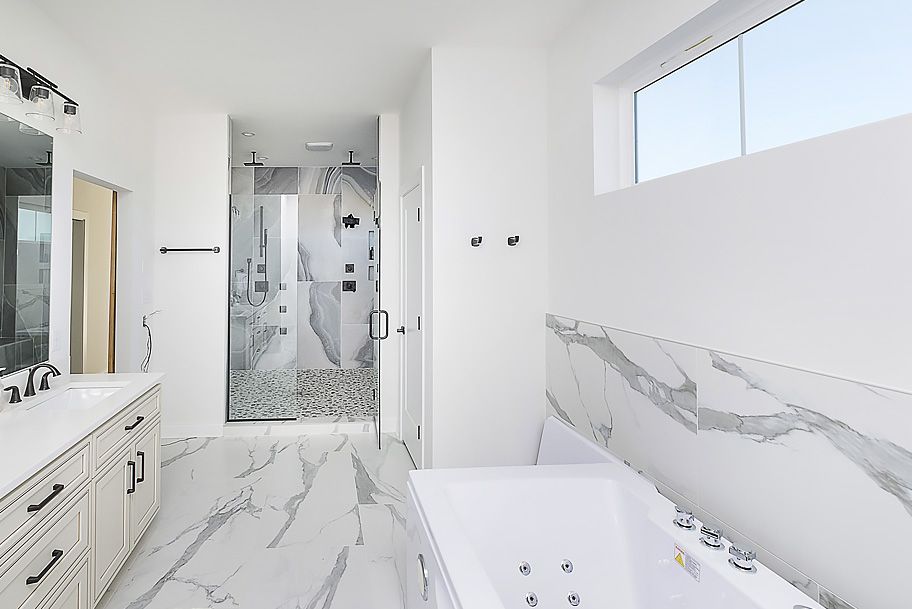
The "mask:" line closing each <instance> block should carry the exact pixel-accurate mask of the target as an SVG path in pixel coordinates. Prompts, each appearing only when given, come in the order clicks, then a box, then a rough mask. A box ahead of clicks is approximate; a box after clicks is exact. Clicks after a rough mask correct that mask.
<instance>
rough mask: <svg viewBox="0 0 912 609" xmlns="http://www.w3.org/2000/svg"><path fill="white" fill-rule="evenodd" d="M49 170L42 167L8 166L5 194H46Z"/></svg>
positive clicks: (47, 191) (49, 186)
mask: <svg viewBox="0 0 912 609" xmlns="http://www.w3.org/2000/svg"><path fill="white" fill-rule="evenodd" d="M50 193H51V170H50V169H45V168H43V167H23V168H18V167H10V168H8V169H7V170H6V193H5V194H6V195H9V196H22V195H48V194H50Z"/></svg>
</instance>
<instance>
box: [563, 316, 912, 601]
mask: <svg viewBox="0 0 912 609" xmlns="http://www.w3.org/2000/svg"><path fill="white" fill-rule="evenodd" d="M546 325H547V327H548V330H549V331H548V333H547V343H546V357H547V375H548V378H547V393H546V400H547V407H548V410H549V412H550V413H552V414H555V415H556V416H558V417H560V418H562V419H564V420H565V421H568V422H569V423H571V424H572V425H574V426H575V427H576V428H577V429H578V430H579V431H580V432H581V433H583V434H584V435H586V436H587V437H589V438H592V439H593V440H594V441H596V442H598V443H600V444H602V445H604V446H606V447H608V448H609V449H611V450H612V451H613V452H615V453H616V454H618V455H619V456H621V457H622V458H624V459H625V460H627V461H629V462H630V463H631V464H632V465H633V466H634V467H636V468H638V469H642V470H644V473H645V474H646V475H647V476H648V477H650V478H652V479H653V480H655V481H656V483H657V486H658V487H659V488H660V490H662V492H663V493H665V494H666V495H668V496H669V497H672V498H673V500H675V501H679V500H680V501H682V502H685V503H688V504H689V505H690V506H691V507H694V508H695V511H696V512H697V513H698V515H701V516H703V517H705V518H708V519H709V520H710V521H712V522H713V523H715V524H721V526H722V527H723V528H724V529H725V530H727V531H731V534H732V535H733V536H734V537H735V538H738V537H744V539H745V543H749V544H751V545H754V546H755V547H757V549H758V554H759V555H760V557H761V560H764V561H766V563H767V564H768V566H769V567H770V568H772V569H773V570H774V571H776V572H777V573H779V574H780V575H782V576H783V577H784V578H786V579H787V580H788V581H790V582H791V583H793V585H795V586H796V587H797V588H799V589H800V590H802V591H804V592H805V593H807V594H808V595H809V596H811V597H812V598H816V596H817V591H818V589H819V591H820V597H821V600H823V598H824V595H825V594H828V595H832V597H833V598H837V599H839V602H841V603H852V604H853V605H855V606H859V607H861V606H864V607H872V608H883V609H888V608H889V609H892V608H894V607H896V608H898V607H899V606H900V605H899V604H897V602H898V601H899V599H906V598H908V597H909V591H908V590H907V589H905V588H904V587H903V586H904V584H903V583H902V582H904V578H903V575H902V573H903V572H904V571H905V570H906V569H905V564H904V558H903V557H904V556H905V555H906V554H907V546H908V543H907V540H909V539H912V395H910V394H907V393H901V392H896V391H888V390H884V389H880V388H876V387H871V386H867V385H864V384H860V383H855V382H851V381H847V380H843V379H836V378H832V377H828V376H824V375H820V374H814V373H809V372H804V371H799V370H795V369H791V368H788V367H784V366H779V365H774V364H769V363H762V362H758V361H755V360H750V359H747V358H741V357H735V356H731V355H725V354H721V353H716V352H712V351H709V350H706V349H702V348H699V347H693V346H687V345H680V344H676V343H669V342H667V341H662V340H660V339H655V338H651V337H646V336H640V335H636V334H632V333H628V332H622V331H618V330H614V329H610V328H606V327H602V326H599V325H596V324H591V323H585V322H580V321H576V320H573V319H568V318H561V317H558V316H554V315H548V316H547V318H546ZM872 582H877V583H876V584H875V585H872ZM842 599H846V600H842ZM824 605H825V606H830V605H827V603H824ZM832 605H833V606H834V607H838V608H839V609H841V605H839V604H838V603H832Z"/></svg>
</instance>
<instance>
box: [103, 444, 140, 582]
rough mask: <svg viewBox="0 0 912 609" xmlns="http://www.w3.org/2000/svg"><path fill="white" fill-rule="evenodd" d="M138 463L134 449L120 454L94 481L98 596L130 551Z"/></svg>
mask: <svg viewBox="0 0 912 609" xmlns="http://www.w3.org/2000/svg"><path fill="white" fill-rule="evenodd" d="M134 470H135V463H134V461H132V455H131V453H130V451H127V450H125V451H123V452H122V453H120V454H119V455H117V456H116V457H115V458H114V459H113V460H112V461H111V463H110V464H109V465H108V467H107V468H105V469H104V470H103V471H102V472H101V473H100V474H98V475H96V477H95V479H94V480H93V481H92V484H93V485H94V487H95V509H94V513H95V519H94V522H95V535H94V538H93V541H94V543H93V544H92V553H93V555H94V557H95V560H94V561H93V565H94V578H93V579H94V583H95V599H96V600H97V599H98V598H100V597H101V595H102V594H103V593H104V591H105V589H106V588H107V586H108V584H109V583H110V582H111V579H113V577H114V575H115V574H116V573H117V570H118V569H119V568H120V565H121V564H123V561H124V559H126V557H127V554H129V553H130V494H128V491H129V490H130V489H132V488H134V487H135V484H134V476H135V471H134Z"/></svg>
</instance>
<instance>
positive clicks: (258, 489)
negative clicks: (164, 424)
mask: <svg viewBox="0 0 912 609" xmlns="http://www.w3.org/2000/svg"><path fill="white" fill-rule="evenodd" d="M163 445H164V446H163V450H162V466H163V467H162V507H161V511H160V512H159V514H158V516H157V517H156V519H155V521H154V522H153V523H152V525H151V527H150V528H149V530H148V531H147V532H146V535H145V536H144V538H143V540H142V541H141V543H140V545H139V547H138V548H137V549H136V550H135V551H134V553H133V555H132V556H131V558H130V560H129V562H128V563H127V565H126V566H125V567H124V569H123V570H122V571H121V573H120V574H119V575H118V576H117V578H116V579H115V581H114V583H113V584H112V587H111V589H110V590H109V591H108V592H107V593H106V594H105V597H104V598H103V599H102V602H101V604H100V605H99V609H191V608H202V607H240V608H242V609H349V608H351V609H366V608H371V609H398V608H400V607H402V591H401V587H400V581H401V579H400V570H399V568H398V567H397V565H401V564H402V558H403V554H404V551H405V526H404V525H405V520H404V518H405V508H404V499H405V482H406V478H407V475H408V471H409V470H410V469H411V468H412V463H411V460H410V459H409V456H408V453H407V452H406V450H405V448H404V446H403V445H402V444H401V443H399V442H398V441H396V440H393V439H391V438H388V437H384V439H383V447H382V449H378V447H377V441H376V436H375V435H374V434H372V433H363V434H346V435H313V436H300V437H277V436H267V437H225V438H216V439H207V438H193V439H185V440H164V441H163Z"/></svg>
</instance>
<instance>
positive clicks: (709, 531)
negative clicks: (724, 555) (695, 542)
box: [700, 524, 722, 550]
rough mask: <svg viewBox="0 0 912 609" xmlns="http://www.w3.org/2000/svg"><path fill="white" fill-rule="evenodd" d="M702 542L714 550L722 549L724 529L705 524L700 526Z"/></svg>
mask: <svg viewBox="0 0 912 609" xmlns="http://www.w3.org/2000/svg"><path fill="white" fill-rule="evenodd" d="M700 543H702V544H703V545H704V546H706V547H707V548H711V549H713V550H721V549H722V529H714V528H712V527H711V526H708V525H705V524H704V525H703V526H702V527H700Z"/></svg>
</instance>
